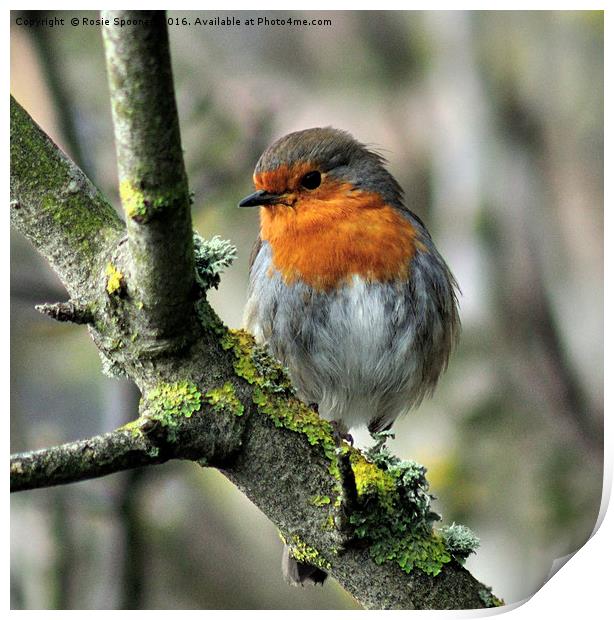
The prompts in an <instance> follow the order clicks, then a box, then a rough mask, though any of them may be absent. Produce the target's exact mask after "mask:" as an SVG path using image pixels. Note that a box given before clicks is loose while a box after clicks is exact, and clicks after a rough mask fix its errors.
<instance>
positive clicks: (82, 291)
mask: <svg viewBox="0 0 614 620" xmlns="http://www.w3.org/2000/svg"><path fill="white" fill-rule="evenodd" d="M11 222H12V224H13V226H15V227H16V228H17V229H18V230H20V231H21V232H22V233H23V234H24V235H25V236H26V237H27V238H28V239H29V240H30V241H31V242H32V243H33V244H34V246H35V247H36V249H37V250H38V251H39V252H40V253H41V254H42V255H43V256H45V257H46V258H47V259H48V260H49V262H50V263H51V265H52V266H53V268H54V269H55V271H56V272H57V273H58V275H59V276H60V279H61V280H62V282H63V283H64V285H65V286H66V288H67V289H68V290H69V292H70V293H71V295H73V296H77V294H78V295H79V296H81V297H83V296H84V295H85V296H86V291H87V290H88V289H89V286H90V283H91V282H92V280H93V277H94V274H95V273H96V272H97V271H98V270H100V269H101V257H102V255H103V254H104V253H105V250H106V248H108V247H109V245H110V244H112V243H114V242H117V240H118V239H119V237H120V236H121V234H122V231H123V225H122V222H121V220H120V219H119V218H118V217H117V214H116V213H115V211H114V209H113V207H111V206H110V205H109V203H108V202H107V201H106V200H105V198H104V197H103V196H102V194H101V193H100V192H99V191H98V190H97V189H96V187H95V186H94V185H93V184H92V183H91V182H90V180H89V179H88V178H87V177H86V176H85V175H84V174H83V172H81V170H80V169H79V168H78V167H77V166H76V165H75V164H74V163H73V162H72V161H71V160H70V159H69V158H68V157H67V156H66V155H65V154H64V153H62V151H60V149H58V147H57V146H56V145H55V144H54V143H53V142H52V141H51V140H50V139H49V137H48V136H47V135H46V134H45V133H44V132H43V131H42V130H41V129H40V127H39V126H38V125H37V124H36V123H35V122H34V121H33V120H32V119H31V118H30V116H29V115H28V113H27V112H26V111H25V110H24V109H23V108H22V107H21V106H20V105H19V104H18V103H17V102H16V101H15V99H14V98H13V97H11Z"/></svg>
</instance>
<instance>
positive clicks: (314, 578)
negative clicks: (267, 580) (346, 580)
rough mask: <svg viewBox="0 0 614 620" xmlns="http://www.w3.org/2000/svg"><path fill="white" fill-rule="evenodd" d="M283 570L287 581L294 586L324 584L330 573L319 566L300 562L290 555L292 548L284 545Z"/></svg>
mask: <svg viewBox="0 0 614 620" xmlns="http://www.w3.org/2000/svg"><path fill="white" fill-rule="evenodd" d="M281 572H282V573H283V576H284V579H285V580H286V582H287V583H289V584H290V585H292V586H304V585H305V584H307V585H316V584H320V585H322V584H323V583H324V581H325V580H326V577H328V573H326V572H325V571H323V570H322V569H321V568H318V567H317V566H313V565H311V564H306V563H305V562H299V561H298V560H295V559H294V558H293V557H292V556H291V555H290V548H289V547H288V545H284V553H283V555H282V557H281Z"/></svg>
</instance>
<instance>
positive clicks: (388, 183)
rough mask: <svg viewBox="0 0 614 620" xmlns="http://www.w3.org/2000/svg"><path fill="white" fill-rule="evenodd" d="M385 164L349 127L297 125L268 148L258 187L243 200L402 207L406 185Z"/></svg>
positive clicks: (338, 208)
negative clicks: (307, 126)
mask: <svg viewBox="0 0 614 620" xmlns="http://www.w3.org/2000/svg"><path fill="white" fill-rule="evenodd" d="M384 164H385V162H384V159H383V158H382V156H381V155H379V154H378V153H376V152H374V151H371V150H369V149H368V148H367V147H366V146H365V145H364V144H361V143H360V142H358V141H357V140H355V139H354V138H353V137H352V136H351V135H350V134H349V133H347V132H345V131H341V130H339V129H333V128H332V127H324V128H322V127H316V128H313V129H305V130H303V131H296V132H294V133H290V134H288V135H286V136H284V137H283V138H280V139H279V140H277V141H276V142H275V143H273V144H272V145H271V146H270V147H269V148H267V149H266V151H264V153H263V154H262V155H261V157H260V159H259V160H258V163H257V164H256V170H255V172H254V185H255V186H256V191H255V192H254V193H253V194H250V195H249V196H247V197H246V198H244V199H243V200H242V201H241V202H240V203H239V206H240V207H256V206H262V207H267V211H269V212H271V213H274V212H279V211H283V210H287V209H288V208H291V209H293V210H320V211H325V212H327V213H329V214H331V215H333V214H335V213H337V214H342V213H343V210H344V209H345V208H348V205H354V206H355V205H357V204H359V203H360V202H361V201H362V202H363V203H365V204H366V203H369V204H371V205H373V204H374V202H381V204H388V205H391V206H395V207H398V208H401V209H402V208H403V198H402V190H401V188H400V186H399V184H398V183H397V182H396V181H395V179H394V177H393V176H392V175H391V174H390V173H389V172H388V171H387V170H386V168H385V166H384ZM374 197H377V198H379V199H381V200H376V201H374V200H373V199H374Z"/></svg>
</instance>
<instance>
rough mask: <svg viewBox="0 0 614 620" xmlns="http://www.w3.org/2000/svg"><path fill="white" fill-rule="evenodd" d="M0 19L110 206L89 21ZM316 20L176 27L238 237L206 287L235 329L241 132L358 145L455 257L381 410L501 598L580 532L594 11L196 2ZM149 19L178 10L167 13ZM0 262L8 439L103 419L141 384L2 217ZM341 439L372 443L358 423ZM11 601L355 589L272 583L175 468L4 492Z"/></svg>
mask: <svg viewBox="0 0 614 620" xmlns="http://www.w3.org/2000/svg"><path fill="white" fill-rule="evenodd" d="M19 15H23V14H22V13H21V14H20V13H15V12H13V13H12V15H11V89H12V93H13V94H14V96H15V97H16V98H17V100H18V101H19V102H20V103H21V104H22V105H23V106H24V107H25V108H26V109H27V110H28V111H29V112H30V114H31V115H32V116H33V117H34V119H35V120H36V121H37V122H38V123H39V124H40V125H41V126H42V127H43V129H44V130H45V131H46V132H47V133H49V134H50V135H51V136H52V138H53V139H54V140H55V141H56V142H57V143H58V144H59V145H61V146H62V148H63V149H64V150H65V151H66V152H68V153H69V154H70V155H71V157H72V158H73V159H74V160H75V161H76V162H77V163H78V164H79V165H80V166H81V167H82V168H83V169H84V170H85V172H86V173H87V174H88V175H89V177H90V178H91V179H92V180H93V181H94V182H95V183H96V184H97V185H98V186H99V187H100V189H101V190H102V191H103V192H104V193H105V194H106V195H107V196H108V197H109V199H110V200H111V201H112V202H113V204H114V205H116V206H119V199H118V193H117V175H116V163H115V152H114V145H113V131H112V124H111V111H110V104H109V98H108V90H107V81H106V74H105V66H104V53H103V48H102V39H101V33H100V30H99V28H97V27H94V26H91V27H84V26H80V27H76V28H74V27H72V26H70V22H69V20H70V18H71V17H75V16H76V17H83V16H89V17H92V18H95V17H96V16H97V15H96V13H93V12H92V13H86V12H79V13H77V12H45V13H38V14H36V15H35V16H38V17H41V16H45V17H51V16H58V17H64V18H65V23H66V24H67V25H66V26H64V27H56V28H49V29H45V28H27V27H23V26H22V27H19V26H16V25H15V18H16V17H18V16H19ZM198 16H199V17H201V18H205V19H213V18H215V17H217V16H219V17H227V18H228V17H233V16H234V17H235V18H238V19H241V20H242V23H243V20H245V19H246V18H248V17H256V18H257V17H268V18H276V17H281V18H287V17H289V16H291V17H293V18H307V19H328V20H330V21H331V24H330V25H322V26H309V27H289V26H271V27H264V26H260V27H258V26H252V27H249V26H245V27H243V26H241V27H238V26H234V27H232V26H206V27H203V26H191V27H187V26H171V27H170V39H171V48H172V60H173V67H174V74H175V84H176V96H177V102H178V108H179V116H180V122H181V131H182V139H183V145H184V149H185V158H186V164H187V168H188V173H189V178H190V185H191V189H192V190H193V192H194V194H195V203H194V211H193V214H194V225H195V228H196V229H197V230H198V231H199V232H200V233H201V234H202V235H203V236H205V237H206V236H212V235H214V234H219V235H221V236H222V237H224V238H227V239H230V240H232V242H233V243H235V244H236V245H237V247H238V250H239V256H238V259H237V260H236V262H235V263H234V264H233V266H232V267H231V268H230V269H229V270H228V272H227V273H226V274H225V275H224V276H223V277H222V283H221V285H220V287H219V290H217V291H213V292H212V294H211V301H212V303H213V305H214V307H215V309H216V310H217V311H218V313H219V314H220V315H221V317H222V318H223V319H224V320H225V322H226V323H227V324H228V325H230V326H232V327H239V326H240V325H241V315H242V307H243V304H244V302H245V291H246V283H247V260H248V256H249V252H250V249H251V244H252V242H253V240H254V238H255V237H256V235H257V231H258V219H257V218H258V214H257V213H256V212H255V210H249V209H248V210H239V209H237V208H236V204H237V202H238V200H239V199H240V198H242V197H243V196H245V195H246V194H248V193H250V192H251V191H253V190H252V184H251V175H252V170H253V167H254V164H255V162H256V160H257V158H258V156H259V154H260V153H261V151H262V150H263V149H264V148H265V147H266V146H267V145H268V144H269V143H270V142H271V141H273V140H274V139H276V138H278V137H280V136H281V135H283V134H285V133H287V132H290V131H294V130H298V129H303V128H306V127H311V126H326V125H332V126H334V127H339V128H343V129H346V130H348V131H350V132H351V133H352V134H353V135H354V136H355V137H356V138H358V139H359V140H360V141H362V142H366V143H369V144H372V145H375V146H377V147H378V148H379V149H380V150H381V151H382V152H383V153H384V154H385V155H386V157H387V158H388V160H389V162H390V169H391V171H392V173H393V174H394V175H395V176H396V178H397V179H398V180H399V182H400V183H401V185H402V186H403V187H404V188H405V190H406V200H407V203H408V205H409V206H410V208H411V209H412V210H414V211H415V212H416V213H417V214H418V215H419V216H420V217H421V218H422V219H423V220H424V221H425V222H426V223H427V225H428V227H429V229H430V231H431V233H432V235H433V237H434V238H435V240H436V242H437V245H438V247H439V249H440V250H441V252H442V254H443V255H444V256H445V257H446V259H447V261H448V263H449V265H450V266H451V268H452V270H453V272H454V273H455V275H456V277H457V279H458V281H459V283H460V287H461V289H462V297H461V300H460V305H461V317H462V322H463V334H462V338H461V343H460V347H459V348H458V350H457V352H456V354H455V355H454V357H453V359H452V360H451V363H450V368H449V370H448V372H447V374H446V375H445V376H444V378H443V380H442V381H441V383H440V386H439V388H438V390H437V391H436V394H435V396H434V398H433V399H432V400H430V401H428V402H425V403H424V404H423V405H422V406H421V407H420V408H419V410H417V411H415V412H413V413H412V414H411V415H409V416H407V417H405V418H404V419H402V420H400V421H398V422H397V423H396V425H395V429H394V430H395V431H396V440H395V441H394V442H393V443H392V446H393V449H394V451H395V452H396V453H397V454H398V455H399V456H401V457H403V458H412V459H415V460H417V461H419V462H421V463H424V464H425V465H426V466H427V467H428V470H429V479H430V482H431V490H432V492H433V493H434V494H435V495H436V496H437V501H436V502H435V507H436V509H437V510H438V512H440V513H441V514H443V519H444V522H445V523H452V522H453V521H456V522H462V523H464V524H466V525H468V526H469V527H471V528H472V529H473V530H474V531H475V532H476V533H477V534H478V535H479V537H480V539H481V548H480V550H479V551H478V554H477V556H474V557H472V558H471V559H470V560H469V561H468V563H467V566H468V568H469V569H470V570H471V571H472V572H473V574H474V575H475V576H476V577H477V578H479V579H480V580H481V581H483V582H485V583H487V584H488V585H491V586H493V590H494V592H495V593H496V594H497V595H498V596H500V597H503V598H505V600H506V602H508V603H512V602H515V601H519V600H522V599H524V598H526V597H528V596H530V595H532V594H533V593H534V592H535V591H536V590H538V589H539V587H540V586H541V585H542V584H543V583H544V581H545V580H546V579H547V576H548V574H549V571H550V568H551V564H552V562H553V560H554V559H556V558H558V557H561V556H565V555H567V554H569V553H571V552H572V551H575V550H576V549H578V548H579V547H580V546H581V545H582V544H583V543H584V542H585V541H586V540H587V538H588V537H589V536H590V534H591V531H592V530H593V527H594V526H595V523H596V518H597V514H598V510H599V505H600V501H601V491H602V460H603V447H602V428H603V424H602V416H603V260H602V259H603V14H602V13H601V12H548V11H539V12H513V11H505V12H496V11H493V12H328V13H299V12H290V13H288V12H284V13H275V12H266V13H250V14H246V13H232V12H229V13H216V12H206V13H199V14H198ZM169 17H177V18H181V17H187V18H188V19H190V20H193V19H194V18H195V17H196V14H193V13H183V12H170V13H169ZM11 251H12V261H11V293H12V312H11V361H12V372H11V395H12V412H11V443H12V446H11V448H12V451H23V450H31V449H37V448H42V447H46V446H49V445H52V444H56V443H60V442H66V441H71V440H75V439H79V438H83V437H86V436H89V435H92V434H97V433H100V432H103V431H109V430H112V429H113V428H115V427H117V426H118V425H120V424H122V423H123V422H125V421H127V420H129V419H131V418H133V417H134V416H135V414H136V411H137V403H138V393H136V390H135V389H134V388H133V387H132V386H131V385H130V384H129V383H128V382H127V381H120V380H112V379H108V378H106V377H104V376H103V375H102V374H101V372H100V362H99V358H98V354H97V352H96V349H95V347H94V346H93V344H92V343H91V341H90V339H89V336H88V334H87V332H86V330H85V328H82V327H76V326H70V325H64V324H59V323H54V322H53V321H51V320H49V319H47V318H45V317H43V316H42V315H40V314H38V313H37V312H36V311H35V310H34V304H36V303H40V302H52V301H57V300H60V299H65V298H66V293H65V292H64V290H63V288H62V286H61V284H60V283H59V280H58V279H57V277H56V276H55V275H54V274H53V272H51V270H50V269H49V267H48V266H47V264H46V263H45V262H44V261H43V260H42V259H41V258H40V257H39V256H38V255H37V254H36V253H35V252H34V251H33V249H32V248H31V246H30V245H29V244H28V243H27V242H26V241H24V240H23V239H22V238H21V237H20V236H19V235H18V234H13V237H12V243H11ZM357 439H358V443H359V444H363V445H364V443H368V437H367V436H366V435H365V434H358V437H357ZM11 507H12V520H11V595H12V596H11V598H12V602H11V606H12V608H16V609H24V608H27V609H32V608H39V609H40V608H42V609H45V608H60V609H67V608H81V609H88V608H92V609H94V608H103V609H111V608H160V609H197V608H243V609H260V608H265V609H266V608H271V609H275V608H339V609H343V608H354V607H356V604H355V602H354V601H353V599H352V598H351V597H350V596H349V595H347V594H346V593H345V592H344V591H343V590H342V589H341V588H340V587H339V586H338V585H337V584H336V583H335V582H334V581H333V580H329V581H328V582H327V583H326V585H325V586H324V587H323V588H317V589H313V588H312V589H296V588H291V587H290V586H287V585H286V584H285V583H283V582H282V580H281V575H280V568H279V564H280V555H281V543H280V541H279V539H278V537H277V533H276V529H275V527H274V526H273V525H272V524H271V523H270V522H269V521H268V520H267V519H266V518H265V517H264V516H263V515H262V514H261V513H260V512H259V511H258V510H257V509H256V508H255V507H254V506H253V505H252V504H251V503H250V502H249V501H248V500H246V499H245V498H244V497H243V496H242V495H241V493H239V492H238V491H237V490H236V489H235V488H234V487H233V486H232V485H231V484H230V483H229V482H228V481H227V480H226V479H225V478H224V477H223V476H221V475H220V474H219V473H218V472H217V471H215V470H203V469H201V468H199V467H198V466H196V465H195V464H193V463H179V462H177V463H169V464H166V465H163V466H159V467H156V468H150V469H146V470H136V471H132V472H128V473H122V474H116V475H113V476H110V477H108V478H105V479H101V480H93V481H88V482H84V483H79V484H74V485H70V486H66V487H62V488H53V489H45V490H37V491H29V492H25V493H21V494H17V495H14V496H12V497H11Z"/></svg>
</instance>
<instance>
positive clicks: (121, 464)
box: [11, 430, 167, 493]
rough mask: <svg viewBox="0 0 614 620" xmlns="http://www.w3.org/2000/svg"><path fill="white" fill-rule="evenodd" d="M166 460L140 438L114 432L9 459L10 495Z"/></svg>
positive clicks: (121, 432) (130, 433) (21, 454)
mask: <svg viewBox="0 0 614 620" xmlns="http://www.w3.org/2000/svg"><path fill="white" fill-rule="evenodd" d="M164 460H167V459H165V458H163V457H160V456H159V449H158V448H157V447H156V446H155V445H154V444H153V443H152V442H151V441H150V440H148V439H147V438H146V437H145V436H144V435H141V434H133V433H132V432H130V431H129V430H124V431H122V430H118V431H115V432H113V433H107V434H105V435H99V436H96V437H92V438H90V439H85V440H82V441H75V442H73V443H67V444H64V445H61V446H56V447H53V448H46V449H44V450H37V451H35V452H23V453H20V454H14V455H12V456H11V493H12V492H14V491H25V490H30V489H39V488H42V487H51V486H56V485H58V484H67V483H69V482H78V481H80V480H88V479H90V478H99V477H100V476H106V475H108V474H113V473H115V472H118V471H122V470H124V469H133V468H135V467H141V466H143V465H154V464H156V463H162V462H163V461H164Z"/></svg>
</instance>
